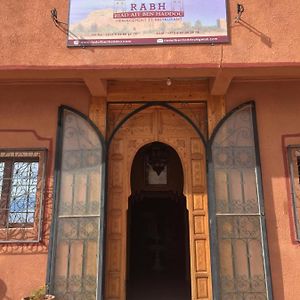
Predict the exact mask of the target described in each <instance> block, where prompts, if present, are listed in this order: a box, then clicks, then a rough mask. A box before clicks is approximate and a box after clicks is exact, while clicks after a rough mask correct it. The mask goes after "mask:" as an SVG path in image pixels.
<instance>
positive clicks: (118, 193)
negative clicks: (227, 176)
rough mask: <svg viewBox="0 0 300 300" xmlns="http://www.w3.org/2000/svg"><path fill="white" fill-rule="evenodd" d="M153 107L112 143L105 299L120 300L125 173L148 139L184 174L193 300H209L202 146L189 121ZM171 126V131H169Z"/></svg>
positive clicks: (126, 193)
mask: <svg viewBox="0 0 300 300" xmlns="http://www.w3.org/2000/svg"><path fill="white" fill-rule="evenodd" d="M161 106H162V105H160V106H157V105H152V106H150V107H146V108H147V109H143V110H140V111H139V112H138V113H136V114H134V115H132V116H131V118H128V120H126V122H124V123H123V124H122V127H121V126H120V128H119V129H118V132H117V133H116V134H115V136H114V138H113V139H111V145H110V151H109V170H108V171H109V179H108V214H107V216H108V230H107V247H106V250H107V258H106V276H105V277H106V293H105V299H111V300H112V299H120V300H121V299H122V300H123V299H125V297H126V296H125V295H126V287H125V274H126V242H127V241H126V210H127V208H128V201H126V200H128V197H129V195H130V194H131V187H130V176H129V175H130V173H129V170H131V166H132V162H133V159H134V157H135V155H136V153H137V151H138V150H139V149H140V148H141V147H142V146H143V145H145V144H149V143H152V142H153V141H159V142H163V143H165V144H167V145H170V146H171V147H172V148H173V149H174V150H175V151H176V152H177V154H178V156H179V158H180V160H181V163H182V169H183V174H184V194H185V196H186V198H187V208H188V210H189V231H190V265H191V282H192V283H191V289H192V299H211V294H212V293H211V271H210V252H209V226H208V209H207V189H206V177H205V176H206V166H205V161H206V160H205V145H204V143H203V142H202V141H201V139H200V138H199V135H198V134H197V132H196V131H195V130H191V129H192V127H194V126H190V124H189V123H190V122H189V121H188V122H186V121H187V119H186V118H180V116H179V115H180V114H177V113H176V111H175V112H174V110H171V109H169V110H168V107H165V106H162V107H161ZM174 126H175V128H174Z"/></svg>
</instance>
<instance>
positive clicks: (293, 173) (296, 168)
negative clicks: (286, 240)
mask: <svg viewBox="0 0 300 300" xmlns="http://www.w3.org/2000/svg"><path fill="white" fill-rule="evenodd" d="M288 158H289V167H290V178H291V186H292V196H293V209H294V220H295V221H294V222H295V227H296V237H297V240H298V241H300V145H292V146H288Z"/></svg>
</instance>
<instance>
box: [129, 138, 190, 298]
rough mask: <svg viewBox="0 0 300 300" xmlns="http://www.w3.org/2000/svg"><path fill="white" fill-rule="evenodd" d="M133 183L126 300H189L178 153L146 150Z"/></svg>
mask: <svg viewBox="0 0 300 300" xmlns="http://www.w3.org/2000/svg"><path fill="white" fill-rule="evenodd" d="M149 169H152V170H149ZM153 170H154V172H155V173H156V175H155V174H153ZM149 176H152V178H149ZM156 177H157V178H156ZM158 177H160V178H158ZM131 184H132V191H133V193H132V195H131V196H130V198H129V203H128V204H129V205H128V207H129V209H128V240H127V244H128V249H127V257H128V261H127V300H140V299H143V300H169V299H170V300H171V299H172V300H189V299H191V295H190V270H189V236H188V214H187V209H186V199H185V197H184V195H183V193H182V189H183V171H182V166H181V162H180V159H179V157H178V154H177V153H176V151H175V150H174V149H173V148H171V147H170V146H168V145H165V144H162V143H158V142H155V143H152V144H149V145H146V146H144V147H143V148H142V149H140V151H139V152H138V153H137V155H136V157H135V159H134V162H133V166H132V172H131Z"/></svg>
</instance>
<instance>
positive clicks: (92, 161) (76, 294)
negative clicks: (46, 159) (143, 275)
mask: <svg viewBox="0 0 300 300" xmlns="http://www.w3.org/2000/svg"><path fill="white" fill-rule="evenodd" d="M101 175H102V145H101V141H100V140H99V137H98V135H97V133H96V131H95V129H94V128H93V127H92V126H91V125H90V124H89V123H88V122H87V121H86V120H85V119H83V118H82V117H80V116H79V115H77V114H75V113H74V112H72V111H69V110H64V112H63V138H62V163H61V176H60V192H59V198H58V215H57V234H56V238H57V240H56V249H55V254H54V283H53V285H54V294H55V296H56V297H57V299H96V297H97V285H98V278H97V277H98V276H97V274H98V268H99V266H98V258H99V256H100V255H99V256H98V254H99V238H100V231H99V228H100V221H101V214H100V212H101V209H100V208H101V187H102V176H101Z"/></svg>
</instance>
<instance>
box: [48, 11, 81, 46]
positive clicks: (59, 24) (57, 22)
mask: <svg viewBox="0 0 300 300" xmlns="http://www.w3.org/2000/svg"><path fill="white" fill-rule="evenodd" d="M50 13H51V19H52V21H53V23H54V25H55V26H56V27H57V28H58V29H59V30H61V31H62V32H63V33H64V34H65V35H67V36H68V35H69V36H71V37H72V38H74V39H76V40H80V39H82V38H80V37H78V36H77V35H76V34H75V33H73V32H72V31H70V30H69V28H68V26H69V24H68V23H65V22H62V21H60V20H58V14H57V9H56V8H55V7H54V8H52V9H51V11H50ZM81 47H82V48H85V46H81Z"/></svg>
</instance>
